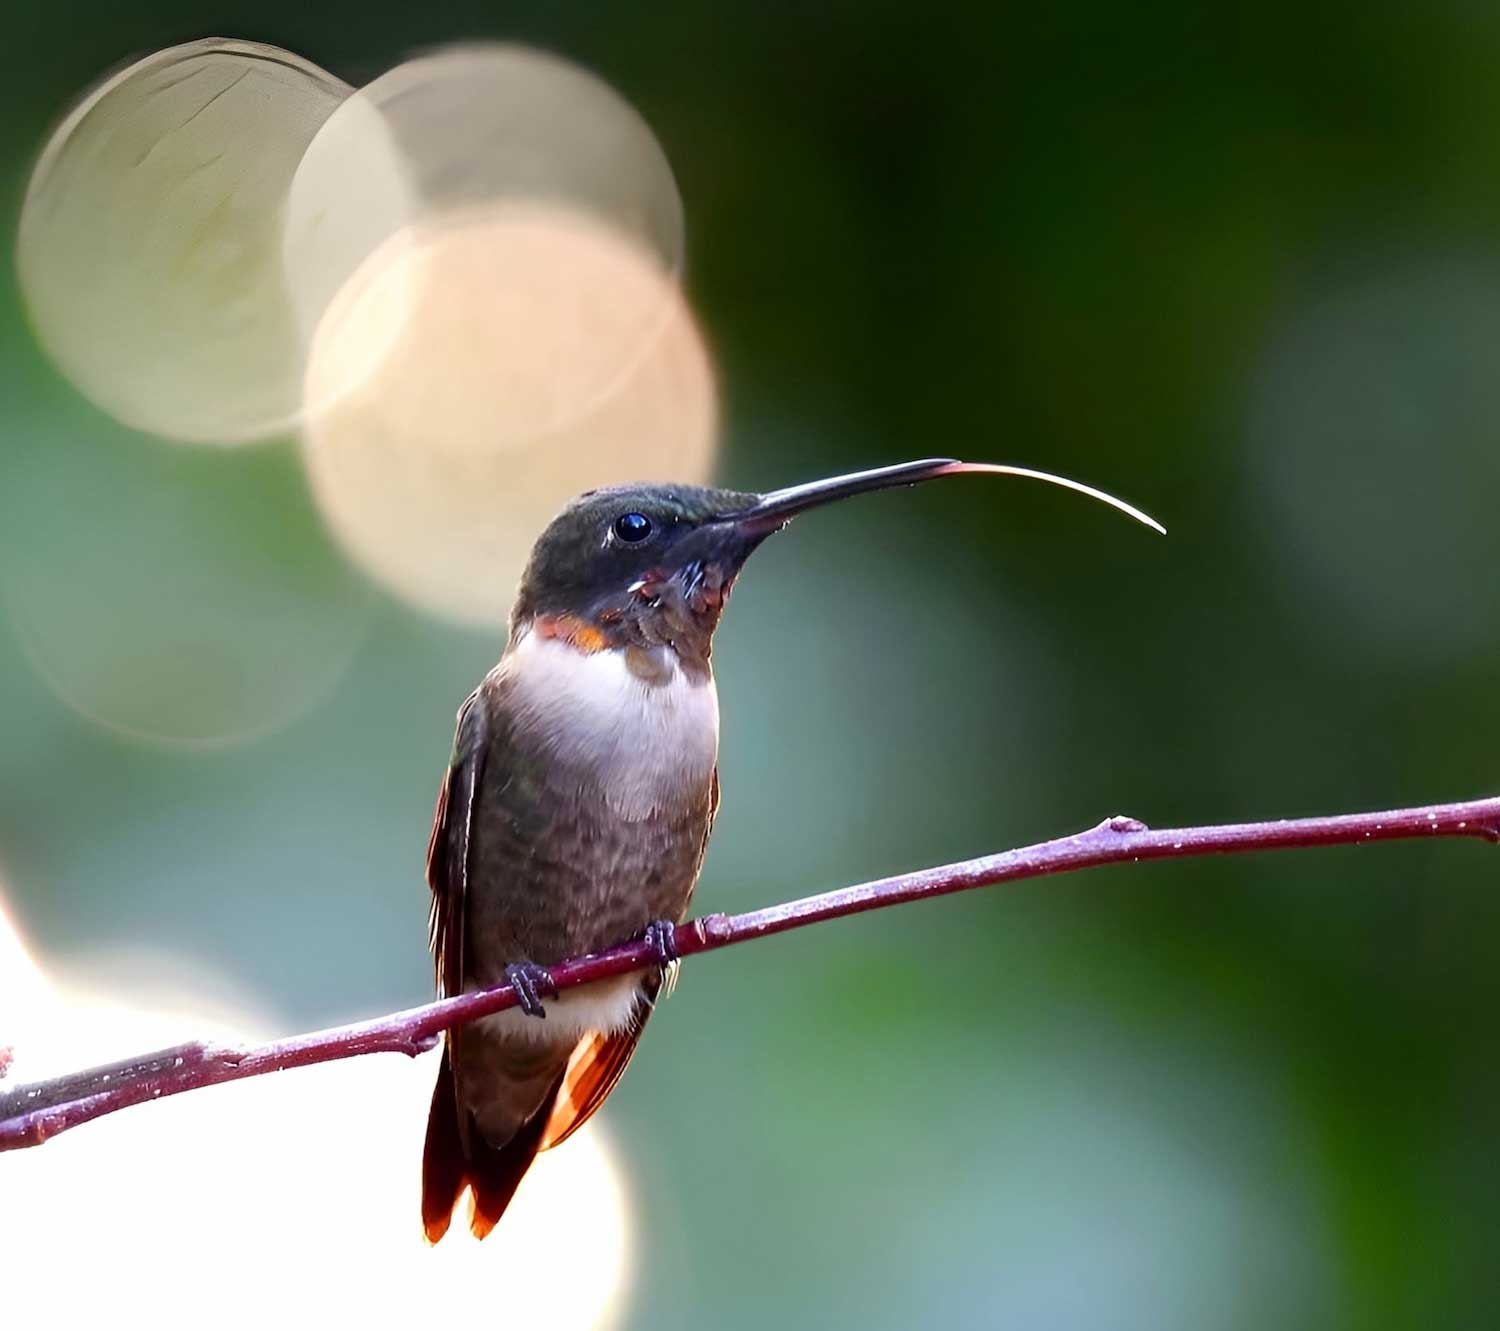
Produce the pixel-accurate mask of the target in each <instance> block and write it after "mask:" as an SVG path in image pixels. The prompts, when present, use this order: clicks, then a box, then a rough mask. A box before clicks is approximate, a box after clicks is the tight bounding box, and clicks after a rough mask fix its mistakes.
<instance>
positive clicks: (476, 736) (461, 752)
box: [427, 689, 488, 997]
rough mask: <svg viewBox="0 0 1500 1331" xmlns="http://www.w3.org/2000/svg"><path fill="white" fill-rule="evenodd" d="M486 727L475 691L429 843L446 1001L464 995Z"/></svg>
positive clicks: (433, 930) (436, 955)
mask: <svg viewBox="0 0 1500 1331" xmlns="http://www.w3.org/2000/svg"><path fill="white" fill-rule="evenodd" d="M486 733H487V727H486V724H485V708H484V707H483V705H482V704H481V703H480V701H479V690H478V689H475V691H474V692H473V693H471V694H470V695H469V696H468V697H467V698H466V699H464V705H463V706H462V707H460V708H459V709H458V725H457V728H456V729H455V732H454V736H453V753H452V756H451V757H450V758H449V760H448V770H447V772H446V773H445V774H444V776H443V784H442V787H441V788H440V789H439V790H438V798H437V809H436V811H435V812H434V814H433V817H432V836H431V837H430V838H429V839H428V842H427V885H428V887H429V888H431V889H432V913H431V916H430V918H429V920H428V941H429V943H430V944H431V947H432V956H433V961H434V964H435V968H436V970H437V983H438V989H439V991H440V992H441V993H442V994H443V996H445V997H451V996H452V995H454V994H461V993H463V988H464V984H463V967H464V915H465V911H466V897H467V894H468V888H469V834H470V831H471V829H472V827H473V823H474V795H475V792H476V791H477V790H478V789H479V778H480V775H481V772H482V769H483V766H484V755H485V750H486V749H487V747H488V745H487V744H486V742H485V741H486Z"/></svg>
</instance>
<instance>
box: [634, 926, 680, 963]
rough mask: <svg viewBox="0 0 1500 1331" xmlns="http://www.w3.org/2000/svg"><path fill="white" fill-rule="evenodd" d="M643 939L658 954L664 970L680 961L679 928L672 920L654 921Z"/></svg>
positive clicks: (657, 956)
mask: <svg viewBox="0 0 1500 1331" xmlns="http://www.w3.org/2000/svg"><path fill="white" fill-rule="evenodd" d="M641 937H642V939H643V940H644V941H645V942H646V943H647V944H648V945H649V946H650V947H651V948H652V950H653V951H654V952H655V953H656V959H657V961H658V962H660V963H661V966H662V969H664V970H665V969H666V967H668V966H670V965H672V963H673V962H675V961H678V960H680V957H679V955H678V952H677V926H676V925H675V924H673V923H672V921H671V920H652V921H651V923H650V924H648V925H647V926H646V932H645V933H644V934H642V935H641Z"/></svg>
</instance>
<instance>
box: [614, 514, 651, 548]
mask: <svg viewBox="0 0 1500 1331" xmlns="http://www.w3.org/2000/svg"><path fill="white" fill-rule="evenodd" d="M615 535H616V536H617V537H618V538H619V539H620V540H622V541H624V542H625V543H626V544H627V545H637V544H639V543H640V542H641V541H644V540H645V539H646V537H648V536H650V535H651V519H650V518H648V517H647V516H646V515H645V514H644V513H622V514H621V515H620V516H619V517H617V518H616V519H615Z"/></svg>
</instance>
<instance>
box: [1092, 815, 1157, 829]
mask: <svg viewBox="0 0 1500 1331" xmlns="http://www.w3.org/2000/svg"><path fill="white" fill-rule="evenodd" d="M1099 830H1100V831H1102V832H1149V831H1150V830H1151V829H1150V828H1149V827H1147V826H1146V824H1145V823H1143V822H1142V821H1141V820H1140V819H1139V818H1132V817H1130V815H1129V814H1124V813H1117V814H1115V816H1114V817H1113V818H1106V819H1105V820H1104V821H1103V822H1102V823H1100V824H1099Z"/></svg>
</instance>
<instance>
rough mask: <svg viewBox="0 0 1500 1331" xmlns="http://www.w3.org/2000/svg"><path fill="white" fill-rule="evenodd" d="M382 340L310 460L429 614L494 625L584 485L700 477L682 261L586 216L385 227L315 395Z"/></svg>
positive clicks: (392, 574)
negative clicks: (387, 234)
mask: <svg viewBox="0 0 1500 1331" xmlns="http://www.w3.org/2000/svg"><path fill="white" fill-rule="evenodd" d="M392 309H396V310H399V311H401V312H402V314H403V316H404V318H403V322H402V324H401V328H400V332H399V334H398V335H397V336H396V337H395V338H394V340H391V339H390V334H389V331H388V330H389V328H390V322H391V321H390V319H389V317H388V313H389V311H391V310H392ZM646 321H649V322H651V323H652V324H654V325H655V326H656V332H655V333H654V334H653V335H652V336H651V337H650V338H649V339H648V340H647V341H646V342H645V343H644V351H643V350H642V347H643V343H642V329H643V323H644V322H646ZM371 338H373V339H376V340H377V342H378V344H379V355H380V357H381V360H382V365H381V369H380V372H379V373H378V374H376V375H373V376H371V377H368V378H366V379H365V380H364V381H363V382H362V383H361V384H360V386H359V387H358V388H356V389H354V390H353V391H349V392H346V393H344V394H342V395H341V396H339V397H338V400H337V401H336V402H334V403H333V404H332V405H331V406H329V407H328V408H327V409H325V410H323V411H320V412H318V413H317V414H316V415H314V416H311V417H310V418H309V420H308V422H307V425H306V429H305V436H304V438H305V448H304V453H305V457H306V462H307V469H308V473H309V475H310V477H311V479H312V484H313V490H314V494H315V496H316V498H317V502H318V504H319V506H320V508H321V509H322V512H323V514H324V516H325V518H326V519H327V521H328V522H329V524H330V526H331V528H332V530H333V531H334V533H335V534H336V535H337V537H338V538H339V540H340V541H341V542H342V543H343V544H344V546H345V547H346V549H347V550H348V551H349V552H350V553H351V554H352V556H353V557H354V558H355V559H356V560H358V562H359V563H360V564H361V565H362V566H364V567H365V568H367V569H369V570H370V571H371V572H372V573H374V574H375V575H376V576H378V577H379V578H380V579H381V580H383V581H384V582H386V583H387V584H388V585H389V586H391V587H392V588H393V589H394V590H396V591H397V592H398V593H399V594H401V595H402V596H404V597H406V598H407V599H409V600H412V601H415V602H416V603H418V604H420V605H422V606H424V607H425V608H427V609H429V610H431V611H433V612H435V613H438V614H441V615H445V616H448V617H451V618H454V619H458V620H461V621H466V622H471V623H476V624H486V625H493V624H498V623H501V622H503V620H504V617H505V614H506V611H507V609H508V607H509V603H510V600H511V597H512V595H513V592H514V586H515V580H516V577H517V575H518V574H519V573H520V571H521V568H522V566H523V564H524V562H525V558H526V555H527V552H528V550H529V548H530V545H531V542H532V541H533V540H534V539H535V537H536V535H537V532H538V530H539V529H540V527H541V526H542V525H543V524H544V523H545V522H546V521H547V520H548V519H549V518H550V517H551V516H552V515H553V514H554V513H555V512H556V511H557V510H558V509H559V508H561V507H562V505H563V504H564V503H565V502H566V501H567V500H568V499H569V498H570V497H571V496H572V495H574V494H576V493H577V492H578V491H580V490H583V489H587V488H589V487H591V486H597V485H606V484H613V483H623V482H628V481H634V480H676V481H682V482H685V483H692V482H694V481H700V480H703V479H706V478H707V475H708V472H709V469H710V466H711V463H712V459H713V453H714V447H715V442H716V427H717V402H716V395H715V388H714V377H713V370H712V366H711V363H710V360H709V356H708V352H707V349H706V347H705V345H704V342H703V339H702V336H701V334H700V333H699V331H698V328H697V325H696V323H695V322H694V320H693V318H692V316H691V314H690V312H689V311H688V309H687V306H686V304H685V303H684V301H683V299H682V296H681V294H680V290H679V288H678V287H677V285H676V282H675V280H674V278H673V276H672V275H671V274H670V273H667V272H665V271H664V270H663V269H662V268H661V266H660V264H659V262H658V261H657V260H656V258H655V257H654V256H653V255H652V254H650V253H649V252H646V251H643V250H642V249H641V248H640V247H639V246H638V245H636V244H635V243H633V242H632V241H630V240H628V239H627V238H625V237H624V236H622V235H621V234H620V233H619V232H618V231H616V230H615V229H613V228H612V227H610V226H607V225H604V224H601V223H599V222H597V221H596V220H594V219H593V218H592V217H590V216H589V215H587V214H584V213H579V212H576V211H573V210H571V209H561V208H550V207H542V206H537V205H530V206H523V205H514V204H512V205H500V206H498V207H495V208H493V209H489V210H484V209H471V210H468V211H467V212H464V213H460V214H456V215H454V216H452V217H450V218H448V219H444V220H439V221H434V222H430V223H426V224H424V225H420V226H415V227H410V228H407V229H406V230H404V231H402V232H400V233H397V234H396V235H394V236H392V237H391V238H390V240H388V241H387V242H386V244H385V245H383V246H382V247H381V249H380V250H379V251H377V252H376V253H375V254H373V255H372V256H371V257H370V259H369V260H367V261H366V263H365V264H364V265H363V266H362V267H361V268H360V269H359V270H358V271H357V272H356V273H355V274H354V276H353V277H352V278H351V279H350V281H349V283H348V284H347V285H346V287H345V288H344V290H343V291H342V292H341V293H340V294H339V296H338V297H337V298H336V299H335V301H334V302H333V303H332V305H330V307H329V309H328V313H327V316H326V318H325V319H324V321H323V323H322V325H321V326H320V327H319V330H318V333H317V335H316V337H315V338H314V341H313V346H312V351H311V356H310V359H309V365H308V384H309V389H308V391H309V397H310V398H313V399H320V400H321V399H323V398H325V397H326V396H327V392H326V385H327V383H328V382H329V381H332V382H335V383H346V382H348V380H349V378H350V372H349V365H350V364H351V363H353V364H359V363H361V361H362V360H363V359H364V356H365V343H366V340H367V339H371ZM626 362H628V370H627V372H626V373H624V375H623V377H619V378H618V379H617V382H615V384H614V386H613V388H612V389H611V391H609V392H607V393H605V394H603V395H602V396H600V395H598V394H597V393H596V392H595V391H594V390H595V386H596V385H598V384H599V383H600V382H601V381H603V380H605V379H607V378H610V377H611V376H615V375H617V373H618V371H617V369H616V368H614V367H618V366H619V365H620V364H623V363H626ZM581 402H587V403H589V405H588V406H587V408H586V409H584V410H581V411H579V410H574V409H572V408H573V407H574V405H575V404H577V403H581Z"/></svg>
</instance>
